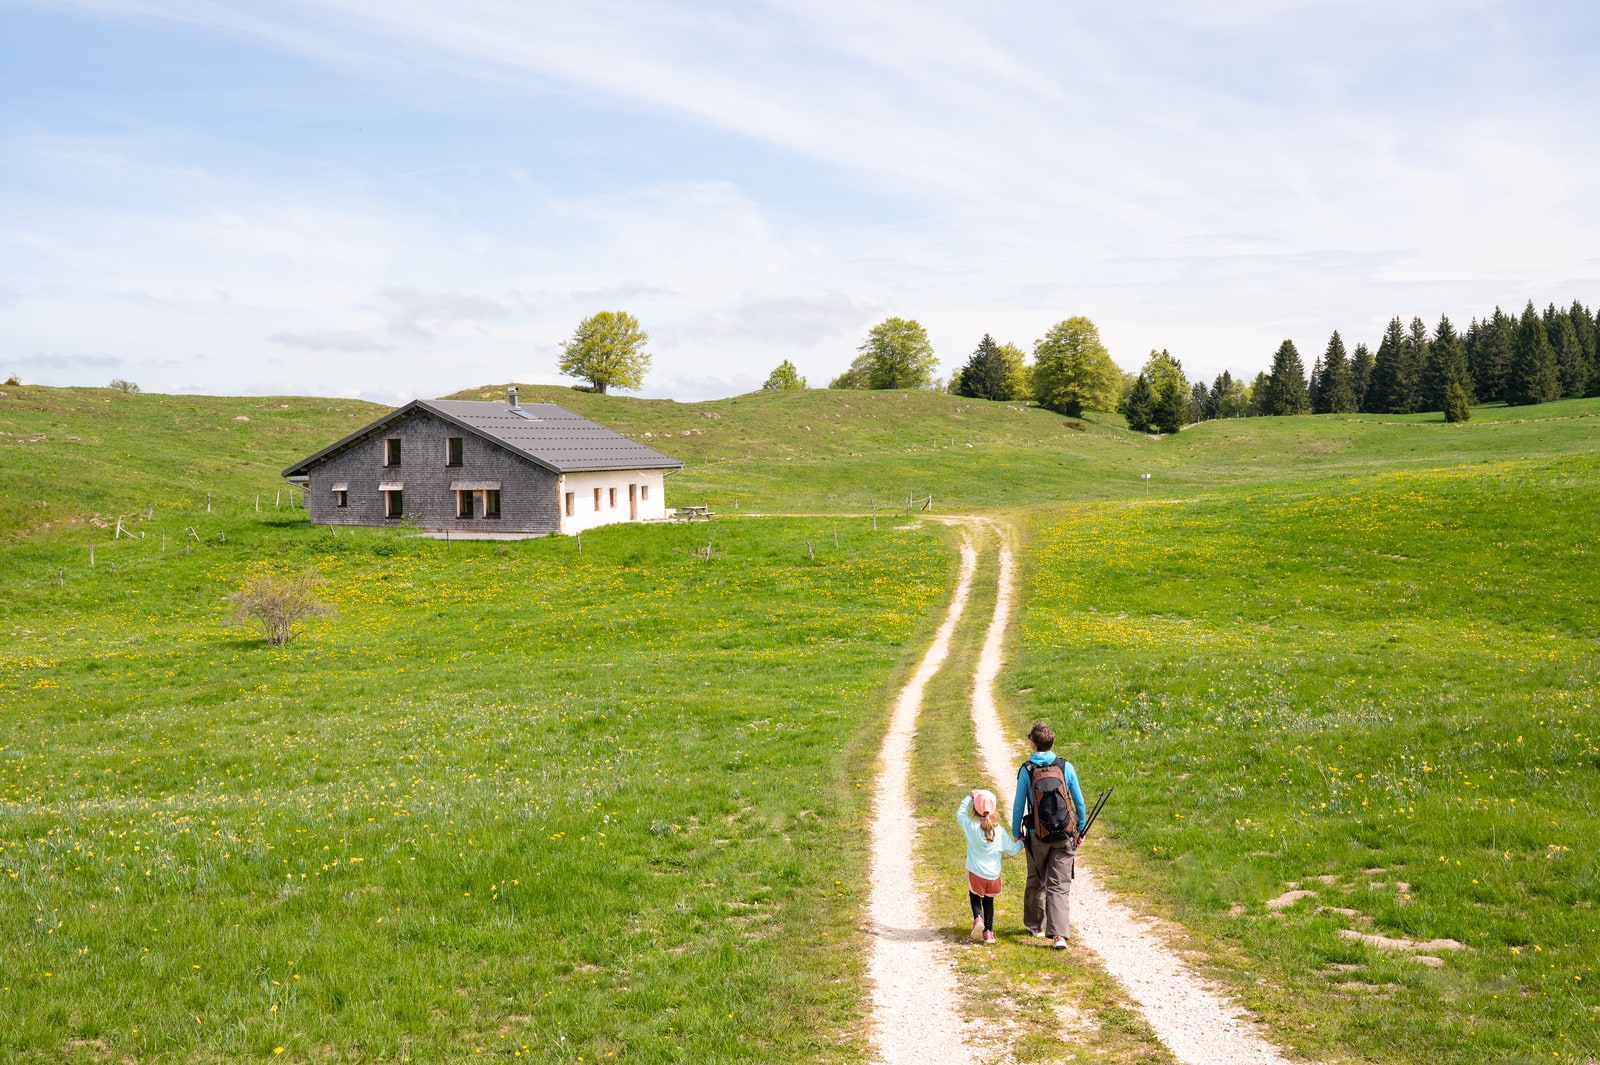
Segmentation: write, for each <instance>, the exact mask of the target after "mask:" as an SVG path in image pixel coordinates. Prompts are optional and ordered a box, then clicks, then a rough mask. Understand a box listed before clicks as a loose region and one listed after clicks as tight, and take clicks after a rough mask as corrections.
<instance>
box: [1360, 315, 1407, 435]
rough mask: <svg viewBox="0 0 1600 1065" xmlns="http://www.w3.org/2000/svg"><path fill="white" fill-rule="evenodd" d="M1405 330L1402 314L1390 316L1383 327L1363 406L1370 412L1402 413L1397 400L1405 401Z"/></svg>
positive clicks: (1363, 408)
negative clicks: (1397, 405) (1396, 405)
mask: <svg viewBox="0 0 1600 1065" xmlns="http://www.w3.org/2000/svg"><path fill="white" fill-rule="evenodd" d="M1405 348H1406V331H1405V327H1404V326H1403V325H1401V324H1400V318H1399V316H1398V315H1397V316H1395V317H1394V318H1391V319H1389V328H1387V329H1385V330H1384V331H1383V340H1382V341H1380V342H1379V344H1378V352H1377V354H1376V355H1374V356H1373V359H1372V379H1371V382H1370V383H1369V384H1368V385H1367V396H1366V402H1365V403H1364V404H1363V406H1362V408H1361V409H1362V410H1364V411H1366V412H1367V413H1368V414H1403V413H1405V412H1404V411H1403V410H1399V409H1396V407H1395V403H1396V402H1397V401H1398V402H1400V403H1402V404H1403V403H1404V402H1405V368H1404V367H1403V366H1402V363H1403V362H1404V360H1405V357H1406V352H1405Z"/></svg>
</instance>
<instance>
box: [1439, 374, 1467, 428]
mask: <svg viewBox="0 0 1600 1065" xmlns="http://www.w3.org/2000/svg"><path fill="white" fill-rule="evenodd" d="M1471 417H1472V404H1471V402H1469V401H1468V399H1467V390H1466V389H1465V388H1462V387H1461V382H1460V381H1451V382H1450V384H1449V387H1447V388H1446V389H1445V390H1444V420H1445V421H1447V422H1464V421H1466V420H1467V419H1468V418H1471Z"/></svg>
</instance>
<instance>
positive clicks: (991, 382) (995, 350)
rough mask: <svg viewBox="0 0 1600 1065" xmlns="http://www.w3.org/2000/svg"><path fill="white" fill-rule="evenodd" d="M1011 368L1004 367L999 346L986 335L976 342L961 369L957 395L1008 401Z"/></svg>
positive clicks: (1004, 362)
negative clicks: (969, 356) (970, 355)
mask: <svg viewBox="0 0 1600 1065" xmlns="http://www.w3.org/2000/svg"><path fill="white" fill-rule="evenodd" d="M1010 370H1011V368H1010V367H1009V366H1008V365H1006V359H1005V356H1003V355H1002V354H1001V353H1000V345H999V344H996V343H995V342H994V337H992V336H990V335H989V334H988V333H985V334H983V339H982V340H980V341H978V346H977V348H976V349H975V350H974V351H973V353H972V357H971V358H970V359H968V360H967V364H966V365H965V366H963V367H962V368H961V383H960V385H959V386H958V388H957V395H962V396H971V397H972V398H973V399H1001V400H1004V399H1010V398H1011V374H1010Z"/></svg>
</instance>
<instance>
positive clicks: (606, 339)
mask: <svg viewBox="0 0 1600 1065" xmlns="http://www.w3.org/2000/svg"><path fill="white" fill-rule="evenodd" d="M649 339H650V334H649V333H646V332H645V331H644V330H643V329H641V328H639V320H638V319H637V318H635V317H634V316H633V315H631V314H629V313H628V312H627V311H601V312H599V313H598V314H593V315H590V316H589V317H588V318H585V319H584V320H583V321H582V322H580V323H578V328H577V330H576V331H574V332H573V334H572V339H570V340H566V341H563V342H562V344H561V372H562V373H564V374H566V375H567V376H568V377H581V378H583V379H584V380H586V381H588V382H589V385H590V386H591V387H592V388H593V389H594V390H595V391H596V392H599V393H601V394H604V393H605V392H606V390H607V389H611V388H622V389H628V390H630V391H635V390H637V389H639V388H642V387H643V386H644V375H645V371H646V370H648V369H650V353H649V352H647V351H645V350H644V345H645V342H646V341H648V340H649Z"/></svg>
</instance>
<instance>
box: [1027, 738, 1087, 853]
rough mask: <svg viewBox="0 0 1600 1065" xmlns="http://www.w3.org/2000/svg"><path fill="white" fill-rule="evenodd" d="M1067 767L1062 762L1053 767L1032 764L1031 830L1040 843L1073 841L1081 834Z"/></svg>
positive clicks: (1056, 762) (1030, 774)
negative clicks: (1069, 786)
mask: <svg viewBox="0 0 1600 1065" xmlns="http://www.w3.org/2000/svg"><path fill="white" fill-rule="evenodd" d="M1064 765H1066V763H1065V762H1063V761H1062V760H1061V759H1059V758H1057V759H1056V760H1055V761H1053V762H1051V763H1050V764H1049V765H1040V764H1039V763H1037V762H1029V763H1028V810H1029V813H1030V814H1031V821H1030V824H1029V826H1028V828H1029V831H1030V832H1031V833H1032V835H1033V838H1034V839H1037V840H1038V841H1039V842H1040V843H1055V842H1057V841H1060V840H1066V839H1072V838H1074V837H1075V836H1076V835H1077V834H1078V808H1077V807H1076V806H1074V805H1073V804H1072V796H1071V795H1070V794H1068V793H1067V774H1066V770H1065V769H1063V768H1062V767H1063V766H1064Z"/></svg>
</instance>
